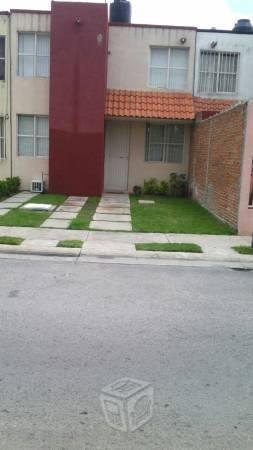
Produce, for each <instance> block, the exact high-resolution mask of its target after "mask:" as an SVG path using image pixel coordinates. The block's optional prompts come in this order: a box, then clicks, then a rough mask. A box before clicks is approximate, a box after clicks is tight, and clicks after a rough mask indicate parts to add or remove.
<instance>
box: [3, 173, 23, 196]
mask: <svg viewBox="0 0 253 450" xmlns="http://www.w3.org/2000/svg"><path fill="white" fill-rule="evenodd" d="M6 182H7V185H8V189H9V193H10V194H15V192H17V191H18V190H19V188H20V178H19V177H12V178H6Z"/></svg>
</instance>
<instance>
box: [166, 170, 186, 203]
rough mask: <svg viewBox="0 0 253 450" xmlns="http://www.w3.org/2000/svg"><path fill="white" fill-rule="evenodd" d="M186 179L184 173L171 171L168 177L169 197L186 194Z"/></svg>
mask: <svg viewBox="0 0 253 450" xmlns="http://www.w3.org/2000/svg"><path fill="white" fill-rule="evenodd" d="M187 187H188V185H187V180H186V175H185V174H180V175H178V174H177V173H174V172H173V173H171V174H170V178H169V189H168V191H169V195H170V196H171V197H185V196H186V194H187Z"/></svg>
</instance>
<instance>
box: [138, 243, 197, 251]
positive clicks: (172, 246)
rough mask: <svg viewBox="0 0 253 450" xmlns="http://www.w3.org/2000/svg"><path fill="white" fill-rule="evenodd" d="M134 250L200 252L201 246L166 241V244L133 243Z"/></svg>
mask: <svg viewBox="0 0 253 450" xmlns="http://www.w3.org/2000/svg"><path fill="white" fill-rule="evenodd" d="M135 248H136V250H142V251H149V252H184V253H202V248H201V247H200V246H199V245H197V244H191V243H189V244H188V243H168V244H155V243H154V244H135Z"/></svg>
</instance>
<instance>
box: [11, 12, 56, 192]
mask: <svg viewBox="0 0 253 450" xmlns="http://www.w3.org/2000/svg"><path fill="white" fill-rule="evenodd" d="M20 31H36V32H49V31H50V14H48V13H45V14H35V13H32V14H29V13H12V15H11V42H12V48H11V55H12V72H11V74H12V153H13V175H14V176H15V175H19V176H20V177H21V180H22V186H21V187H22V188H23V189H30V185H31V180H32V179H36V178H41V176H42V172H43V173H44V176H45V180H46V181H47V180H48V176H47V174H48V158H41V157H40V158H39V157H37V158H34V157H21V156H17V115H18V114H32V115H33V114H34V115H36V114H38V115H48V114H49V78H44V77H20V76H18V75H17V73H18V72H17V71H18V67H17V62H18V61H17V52H18V32H20Z"/></svg>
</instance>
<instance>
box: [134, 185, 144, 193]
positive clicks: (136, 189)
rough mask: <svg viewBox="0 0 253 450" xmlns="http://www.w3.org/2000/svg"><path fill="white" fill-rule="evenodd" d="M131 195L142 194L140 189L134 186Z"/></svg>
mask: <svg viewBox="0 0 253 450" xmlns="http://www.w3.org/2000/svg"><path fill="white" fill-rule="evenodd" d="M133 193H134V194H135V195H141V193H142V188H141V186H137V185H136V186H134V187H133Z"/></svg>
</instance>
